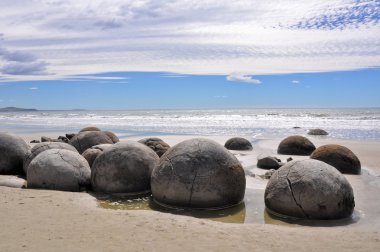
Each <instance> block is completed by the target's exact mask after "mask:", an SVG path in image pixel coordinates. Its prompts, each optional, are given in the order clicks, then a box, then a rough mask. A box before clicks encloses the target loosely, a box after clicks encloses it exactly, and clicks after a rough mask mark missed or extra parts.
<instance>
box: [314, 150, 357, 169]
mask: <svg viewBox="0 0 380 252" xmlns="http://www.w3.org/2000/svg"><path fill="white" fill-rule="evenodd" d="M310 158H312V159H317V160H320V161H323V162H325V163H327V164H329V165H331V166H334V167H335V168H336V169H338V171H340V172H341V173H347V174H360V172H361V164H360V161H359V159H358V157H357V156H356V155H355V154H354V153H353V152H352V151H351V150H350V149H348V148H346V147H344V146H341V145H337V144H327V145H323V146H321V147H319V148H318V149H316V150H315V151H314V152H313V153H312V154H311V156H310Z"/></svg>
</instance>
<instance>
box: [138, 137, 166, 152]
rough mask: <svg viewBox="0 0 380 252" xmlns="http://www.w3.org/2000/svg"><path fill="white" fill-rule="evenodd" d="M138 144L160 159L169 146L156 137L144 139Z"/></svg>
mask: <svg viewBox="0 0 380 252" xmlns="http://www.w3.org/2000/svg"><path fill="white" fill-rule="evenodd" d="M138 142H139V143H142V144H145V145H146V146H148V147H149V148H151V149H152V150H153V151H154V152H156V154H157V155H158V156H159V157H161V156H162V155H163V154H164V153H165V152H166V151H167V150H168V149H169V148H170V146H169V144H167V143H165V142H164V141H163V140H162V139H160V138H157V137H150V138H144V139H141V140H139V141H138Z"/></svg>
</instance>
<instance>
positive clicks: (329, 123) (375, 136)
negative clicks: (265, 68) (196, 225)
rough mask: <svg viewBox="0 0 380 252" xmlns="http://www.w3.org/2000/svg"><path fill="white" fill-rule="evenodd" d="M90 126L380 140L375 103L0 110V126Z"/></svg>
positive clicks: (127, 131)
mask: <svg viewBox="0 0 380 252" xmlns="http://www.w3.org/2000/svg"><path fill="white" fill-rule="evenodd" d="M89 125H94V126H98V127H99V128H101V129H103V130H110V131H114V132H115V133H120V134H124V135H127V136H129V135H136V136H138V135H141V136H145V135H170V134H173V135H203V136H207V135H210V136H212V135H227V136H250V137H251V138H281V137H285V136H289V135H290V134H300V135H304V134H306V132H307V130H309V129H312V128H321V129H324V130H326V131H327V132H328V133H329V137H331V138H338V139H355V140H380V108H343V109H342V108H340V109H336V108H334V109H328V108H296V109H294V108H293V109H291V108H286V109H284V108H249V109H182V110H86V111H74V110H69V111H52V110H51V111H27V112H1V113H0V131H3V130H6V129H17V130H18V131H23V132H25V133H35V132H41V133H43V132H50V131H62V132H77V131H78V129H80V128H82V127H85V126H89Z"/></svg>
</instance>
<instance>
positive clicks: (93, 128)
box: [79, 126, 101, 133]
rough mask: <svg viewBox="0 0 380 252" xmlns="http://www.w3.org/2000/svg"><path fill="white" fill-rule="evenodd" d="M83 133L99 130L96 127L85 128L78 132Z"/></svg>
mask: <svg viewBox="0 0 380 252" xmlns="http://www.w3.org/2000/svg"><path fill="white" fill-rule="evenodd" d="M85 131H101V129H99V128H98V127H94V126H89V127H85V128H83V129H81V130H80V131H79V133H81V132H85Z"/></svg>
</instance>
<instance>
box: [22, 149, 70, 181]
mask: <svg viewBox="0 0 380 252" xmlns="http://www.w3.org/2000/svg"><path fill="white" fill-rule="evenodd" d="M51 149H60V150H70V151H74V152H77V150H76V149H75V148H74V147H73V146H72V145H70V144H67V143H60V142H44V143H39V144H36V145H35V146H33V148H32V149H31V150H30V151H29V152H28V154H27V155H26V156H25V158H24V163H23V169H24V172H25V174H27V171H28V166H29V164H30V162H32V160H33V159H34V158H35V157H36V156H37V155H38V154H40V153H41V152H43V151H46V150H51Z"/></svg>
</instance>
